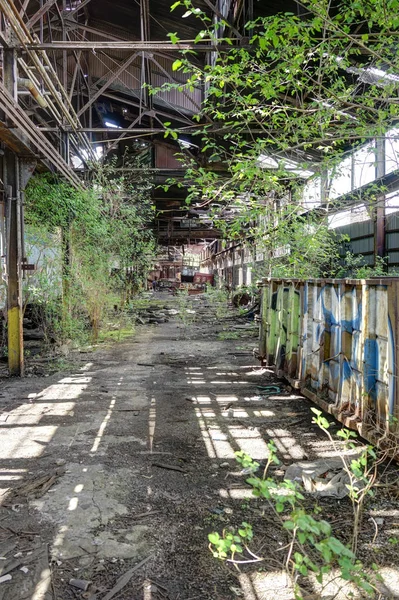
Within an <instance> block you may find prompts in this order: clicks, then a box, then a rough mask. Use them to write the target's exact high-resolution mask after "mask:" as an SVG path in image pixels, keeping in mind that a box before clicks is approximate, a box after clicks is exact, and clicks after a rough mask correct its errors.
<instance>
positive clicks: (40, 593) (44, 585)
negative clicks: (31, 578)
mask: <svg viewBox="0 0 399 600" xmlns="http://www.w3.org/2000/svg"><path fill="white" fill-rule="evenodd" d="M50 585H51V571H50V569H44V570H43V571H42V572H41V574H40V580H39V582H38V583H37V585H36V587H35V591H34V592H33V596H32V599H31V600H45V598H46V595H47V592H48V590H49V589H50Z"/></svg>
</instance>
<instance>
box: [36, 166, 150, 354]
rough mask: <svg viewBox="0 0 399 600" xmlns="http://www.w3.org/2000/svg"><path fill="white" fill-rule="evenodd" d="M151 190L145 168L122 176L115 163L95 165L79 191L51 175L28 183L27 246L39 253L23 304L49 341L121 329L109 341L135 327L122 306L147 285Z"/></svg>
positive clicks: (61, 341) (74, 339) (92, 337)
mask: <svg viewBox="0 0 399 600" xmlns="http://www.w3.org/2000/svg"><path fill="white" fill-rule="evenodd" d="M150 191H151V183H150V182H149V178H148V177H147V176H146V172H145V169H143V171H142V172H141V173H140V175H138V176H137V177H136V176H135V177H133V176H129V177H126V176H120V175H119V174H118V172H117V171H116V169H115V168H114V164H113V163H109V164H105V165H99V164H97V165H93V175H92V180H91V183H90V185H89V186H88V187H87V188H86V189H83V190H77V189H74V188H72V187H71V186H70V185H69V184H68V183H66V182H65V181H62V180H59V179H58V178H57V177H55V176H54V175H52V174H44V175H38V176H36V177H34V178H33V179H32V180H31V181H30V183H29V185H28V187H27V190H26V221H27V223H28V226H29V227H30V231H31V233H33V243H32V247H31V250H33V249H35V251H36V252H37V249H38V248H40V249H41V250H40V252H41V253H42V254H43V256H42V257H40V256H39V257H36V260H37V264H38V269H37V270H36V271H35V272H34V273H33V274H32V275H31V276H29V277H28V279H27V281H26V285H25V290H24V298H25V308H26V306H27V305H28V304H29V305H31V307H33V310H34V313H35V314H34V319H35V320H36V322H37V323H38V324H39V325H40V326H41V328H42V329H43V331H44V332H45V335H46V338H47V340H52V341H55V342H57V343H58V344H60V345H62V344H65V343H72V344H75V343H77V344H79V343H83V342H84V341H88V340H91V341H97V339H98V337H99V332H100V329H101V328H103V329H104V328H105V329H107V327H108V328H109V329H111V330H113V331H115V328H116V329H117V330H118V331H119V334H116V333H113V334H112V335H111V336H110V335H108V336H106V337H107V339H109V338H110V337H115V338H117V337H118V335H119V336H120V335H122V334H121V332H122V330H123V331H124V332H126V331H132V326H133V321H132V319H131V318H129V316H128V314H127V312H126V311H125V308H126V307H127V306H128V303H129V300H130V299H131V297H132V295H133V294H134V293H135V292H137V291H138V290H140V289H141V288H142V287H143V285H144V284H145V282H146V278H147V272H148V270H149V269H150V268H151V265H152V262H153V260H154V255H155V251H156V245H155V241H154V238H153V235H152V232H151V230H149V229H148V223H149V222H150V221H151V219H152V214H153V212H152V211H153V206H152V204H151V199H150ZM57 249H58V250H57ZM28 250H29V248H28ZM102 337H103V338H104V335H102Z"/></svg>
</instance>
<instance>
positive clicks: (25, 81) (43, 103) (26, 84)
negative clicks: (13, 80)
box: [18, 77, 48, 108]
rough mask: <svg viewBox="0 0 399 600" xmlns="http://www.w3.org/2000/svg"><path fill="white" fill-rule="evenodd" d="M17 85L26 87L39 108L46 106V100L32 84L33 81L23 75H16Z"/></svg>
mask: <svg viewBox="0 0 399 600" xmlns="http://www.w3.org/2000/svg"><path fill="white" fill-rule="evenodd" d="M18 85H19V86H21V87H24V88H26V89H27V90H28V91H29V92H30V93H31V94H32V96H33V97H34V99H35V100H36V102H37V103H38V105H39V106H41V108H47V106H48V103H47V101H46V100H45V99H44V97H43V96H42V94H41V93H40V92H39V90H38V89H37V87H36V86H35V85H34V83H33V81H31V80H30V79H27V78H24V77H18Z"/></svg>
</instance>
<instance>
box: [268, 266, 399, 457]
mask: <svg viewBox="0 0 399 600" xmlns="http://www.w3.org/2000/svg"><path fill="white" fill-rule="evenodd" d="M260 288H261V322H260V340H259V354H260V358H261V360H262V361H263V362H264V363H265V364H267V365H273V366H275V368H276V372H277V374H278V375H279V376H284V377H286V378H287V379H288V380H289V381H290V382H291V383H292V385H293V386H294V387H296V388H299V389H300V390H301V392H302V393H303V394H304V395H305V396H307V397H308V398H310V399H311V400H313V401H314V402H315V403H316V404H318V405H319V406H320V407H321V408H323V409H324V410H326V411H328V412H329V413H331V414H333V415H334V416H335V417H336V418H337V419H338V420H339V421H341V422H342V423H344V425H345V426H346V427H348V428H351V429H356V430H357V431H358V432H359V433H360V434H361V435H362V436H363V437H365V438H366V439H368V440H369V441H371V442H372V443H374V444H378V445H384V446H387V445H388V444H389V445H391V444H393V443H395V438H396V437H397V436H398V434H399V425H398V418H399V393H398V385H397V376H398V371H399V369H398V366H399V365H398V362H399V353H398V351H397V348H398V343H399V310H398V309H399V278H397V277H395V278H388V277H387V278H381V279H367V280H359V279H355V280H351V279H313V280H307V281H305V280H298V279H290V280H288V279H263V280H262V282H261V284H260ZM396 452H397V451H396Z"/></svg>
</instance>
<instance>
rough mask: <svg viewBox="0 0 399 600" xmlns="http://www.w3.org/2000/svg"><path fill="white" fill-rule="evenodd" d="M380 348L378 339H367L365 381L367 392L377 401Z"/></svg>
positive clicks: (365, 345) (365, 344) (365, 346)
mask: <svg viewBox="0 0 399 600" xmlns="http://www.w3.org/2000/svg"><path fill="white" fill-rule="evenodd" d="M378 361H379V350H378V343H377V340H376V339H367V340H365V343H364V383H365V388H366V390H365V391H366V392H367V394H369V396H370V398H371V399H372V400H373V402H374V403H375V402H376V401H377V373H378Z"/></svg>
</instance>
